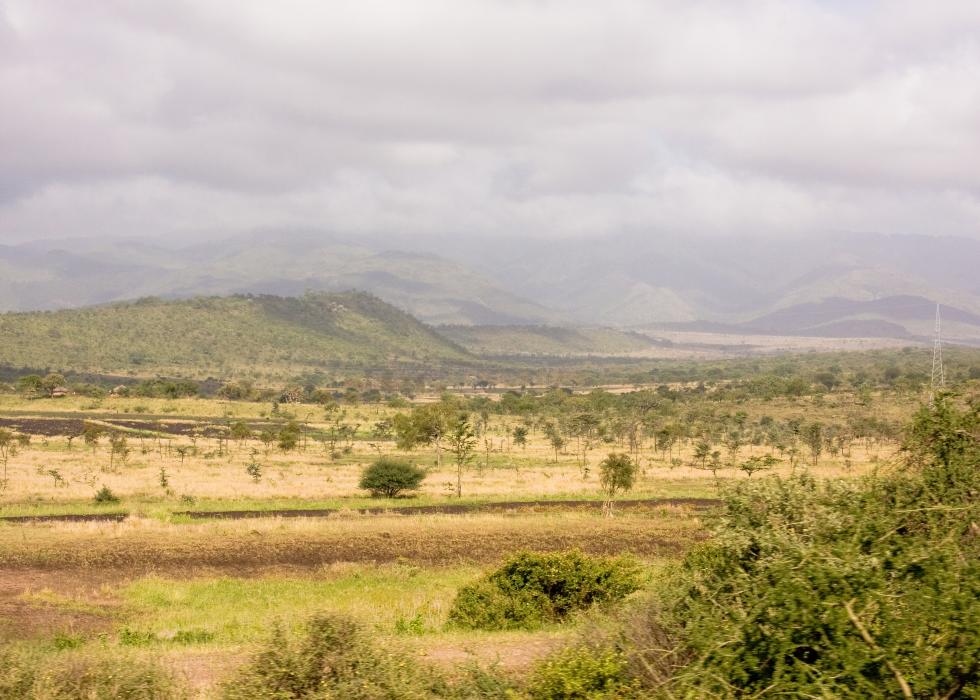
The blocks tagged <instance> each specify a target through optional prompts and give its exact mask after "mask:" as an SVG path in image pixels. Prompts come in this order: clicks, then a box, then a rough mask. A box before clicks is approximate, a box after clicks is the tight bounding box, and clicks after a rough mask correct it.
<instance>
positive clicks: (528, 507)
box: [174, 498, 721, 520]
mask: <svg viewBox="0 0 980 700" xmlns="http://www.w3.org/2000/svg"><path fill="white" fill-rule="evenodd" d="M720 503H721V501H719V500H717V499H713V498H647V499H635V500H623V501H616V508H617V509H619V510H629V509H650V508H659V507H664V506H682V507H688V508H695V509H704V508H710V507H712V506H716V505H719V504H720ZM601 508H602V501H596V500H594V499H593V500H581V501H492V502H488V503H461V504H458V505H454V504H449V505H438V506H395V507H390V508H389V507H381V508H350V509H339V508H312V509H283V510H223V511H207V510H186V511H178V512H175V513H174V515H183V516H187V517H190V518H195V519H211V518H214V519H219V518H220V519H227V520H243V519H246V518H323V517H328V516H331V515H337V514H339V513H357V514H358V515H427V514H432V515H465V514H467V513H480V512H500V511H549V510H599V509H601Z"/></svg>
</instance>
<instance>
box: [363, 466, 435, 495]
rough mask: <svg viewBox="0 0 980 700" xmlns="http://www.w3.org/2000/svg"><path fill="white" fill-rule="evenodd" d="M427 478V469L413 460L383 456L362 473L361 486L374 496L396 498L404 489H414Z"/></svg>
mask: <svg viewBox="0 0 980 700" xmlns="http://www.w3.org/2000/svg"><path fill="white" fill-rule="evenodd" d="M423 479H425V470H424V469H419V468H418V467H416V466H415V465H414V464H412V463H411V462H408V461H406V460H404V459H395V458H393V457H381V458H379V459H377V460H375V461H374V463H373V464H371V465H370V466H368V467H367V468H366V469H365V470H364V473H363V474H361V482H360V487H361V488H362V489H367V490H368V491H370V492H371V495H372V496H376V497H378V496H384V497H385V498H394V497H395V496H397V495H398V494H400V493H401V492H403V491H413V490H415V489H417V488H418V487H419V485H420V484H421V483H422V480H423Z"/></svg>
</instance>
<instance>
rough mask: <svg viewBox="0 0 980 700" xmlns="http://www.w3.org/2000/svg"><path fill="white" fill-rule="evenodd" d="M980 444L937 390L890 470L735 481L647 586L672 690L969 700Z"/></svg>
mask: <svg viewBox="0 0 980 700" xmlns="http://www.w3.org/2000/svg"><path fill="white" fill-rule="evenodd" d="M978 437H980V411H978V409H977V407H959V408H958V407H956V406H955V405H954V403H953V401H952V399H951V398H950V397H946V396H942V395H940V396H938V397H936V398H935V399H934V400H933V402H932V403H931V404H930V405H929V406H927V407H924V408H923V409H922V410H920V412H919V413H918V414H917V416H916V418H915V420H914V422H913V425H912V427H911V429H910V430H909V432H908V437H907V438H906V443H905V450H904V452H905V455H906V457H905V460H904V463H903V464H902V465H901V466H900V468H899V469H897V470H894V471H893V472H892V473H888V474H884V475H873V476H871V477H868V478H867V479H865V480H863V481H858V482H848V481H840V480H827V481H818V480H815V479H813V478H812V477H810V476H807V475H801V476H796V477H793V478H788V479H780V478H769V479H766V480H763V481H760V482H758V483H754V484H753V483H751V482H741V483H740V484H738V485H737V486H735V487H733V488H732V489H731V490H730V491H729V492H728V493H727V495H726V498H725V503H724V508H723V509H722V511H721V512H720V514H719V515H718V516H717V517H718V519H717V522H716V523H715V528H714V529H715V536H714V537H713V538H712V540H710V541H709V542H708V543H705V544H703V545H701V546H699V547H697V548H695V549H694V550H693V551H691V552H690V553H689V554H688V556H687V557H686V559H685V561H684V564H683V566H682V567H681V568H680V570H679V571H678V572H677V574H676V575H675V576H673V577H672V578H671V579H670V582H669V584H668V585H666V586H664V587H663V589H662V590H661V591H660V594H659V598H660V601H661V603H660V604H661V606H662V612H663V614H662V616H661V618H660V624H665V625H667V626H668V627H670V628H671V630H672V631H673V633H675V635H676V638H677V646H676V649H674V650H672V651H674V652H676V653H679V654H681V655H684V656H687V657H689V658H690V659H691V660H690V663H688V664H687V665H686V666H684V667H683V668H681V669H680V670H679V671H677V673H676V675H675V677H674V679H673V685H672V687H671V692H672V694H673V695H674V696H675V697H729V696H731V695H732V689H733V688H736V689H738V691H739V693H742V694H744V695H745V696H746V697H748V696H757V695H763V694H765V695H771V696H773V697H775V696H779V697H834V698H865V697H879V698H892V697H895V698H901V697H903V696H904V697H923V698H933V697H934V698H940V697H948V698H952V697H965V698H977V697H980V664H978V663H977V659H978V658H980V625H978V624H977V620H980V537H978V536H977V525H976V523H978V522H980V442H978ZM636 646H637V648H639V647H640V645H636Z"/></svg>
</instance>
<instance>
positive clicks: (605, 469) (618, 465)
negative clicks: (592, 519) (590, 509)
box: [599, 452, 639, 515]
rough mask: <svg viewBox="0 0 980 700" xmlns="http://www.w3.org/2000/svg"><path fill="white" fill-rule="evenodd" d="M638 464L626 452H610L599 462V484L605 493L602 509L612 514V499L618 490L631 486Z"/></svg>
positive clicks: (627, 489) (627, 488)
mask: <svg viewBox="0 0 980 700" xmlns="http://www.w3.org/2000/svg"><path fill="white" fill-rule="evenodd" d="M638 468H639V465H638V464H637V463H636V462H634V461H633V460H632V459H631V458H630V456H629V455H628V454H626V453H616V452H611V453H609V455H608V456H607V457H606V458H605V459H604V460H602V462H600V463H599V485H600V486H601V487H602V490H603V492H605V494H606V500H605V502H604V503H603V506H602V507H603V510H604V511H605V513H606V515H612V505H613V499H614V498H615V497H616V494H617V493H619V492H620V491H623V492H626V491H629V490H630V489H631V488H633V482H634V481H635V480H636V472H637V470H638Z"/></svg>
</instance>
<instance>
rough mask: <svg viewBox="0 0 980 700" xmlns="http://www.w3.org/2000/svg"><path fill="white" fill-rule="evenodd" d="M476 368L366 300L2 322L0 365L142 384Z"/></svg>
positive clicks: (258, 299) (130, 310)
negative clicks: (155, 379) (143, 380)
mask: <svg viewBox="0 0 980 700" xmlns="http://www.w3.org/2000/svg"><path fill="white" fill-rule="evenodd" d="M476 362H478V361H477V360H476V359H475V358H473V357H472V356H471V355H469V354H468V353H467V352H466V351H465V350H463V349H462V348H460V347H459V346H457V345H455V344H453V343H452V342H451V341H449V340H447V339H445V338H443V337H442V336H440V335H438V334H437V333H435V332H434V331H433V330H431V329H430V328H429V327H428V326H425V325H423V324H422V323H420V322H419V321H418V320H416V319H415V318H413V317H412V316H410V315H409V314H407V313H405V312H403V311H400V310H398V309H396V308H395V307H393V306H391V305H389V304H386V303H385V302H383V301H381V300H379V299H377V298H376V297H373V296H370V295H368V294H363V293H357V292H348V293H342V294H326V293H315V294H313V293H311V294H307V295H304V296H302V297H298V298H292V297H277V296H268V295H261V296H250V295H249V296H231V297H199V298H194V299H187V300H181V301H164V300H161V299H157V298H146V299H140V300H137V301H134V302H125V303H116V304H108V305H104V306H92V307H86V308H81V309H71V310H64V311H45V312H28V313H7V314H0V365H6V366H13V367H29V368H51V369H59V370H69V371H75V372H97V373H116V374H118V373H130V374H134V375H139V376H156V375H167V376H180V377H190V378H204V377H209V376H210V377H219V378H228V377H242V376H251V377H255V378H282V377H290V376H295V375H298V374H303V373H308V372H313V371H324V372H329V371H342V370H348V369H358V370H365V369H385V368H388V369H402V370H406V369H412V368H417V369H420V370H423V369H425V368H426V367H431V366H433V365H438V366H442V367H445V366H459V365H469V364H475V363H476Z"/></svg>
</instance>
